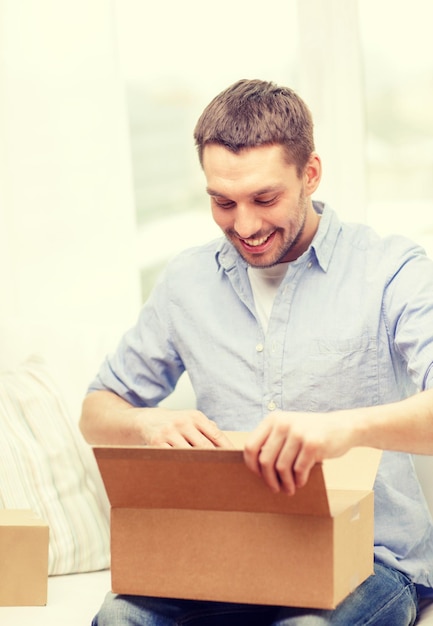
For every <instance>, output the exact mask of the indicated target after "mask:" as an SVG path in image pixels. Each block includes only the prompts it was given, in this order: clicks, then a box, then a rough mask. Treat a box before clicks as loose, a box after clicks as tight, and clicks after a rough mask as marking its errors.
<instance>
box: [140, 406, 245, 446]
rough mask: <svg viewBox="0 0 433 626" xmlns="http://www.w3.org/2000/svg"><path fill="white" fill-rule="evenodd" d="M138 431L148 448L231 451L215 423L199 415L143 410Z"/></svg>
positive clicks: (187, 411)
mask: <svg viewBox="0 0 433 626" xmlns="http://www.w3.org/2000/svg"><path fill="white" fill-rule="evenodd" d="M138 411H139V410H138ZM137 415H139V413H137ZM140 428H141V431H142V433H143V439H144V441H145V442H146V444H147V445H149V446H158V447H164V448H189V447H192V448H233V444H232V443H231V441H230V440H229V439H228V438H227V436H226V435H225V434H224V433H223V432H222V431H221V430H220V429H219V428H218V426H217V425H216V424H215V422H213V421H211V420H210V419H208V418H207V417H206V416H205V415H204V414H203V413H201V412H200V411H195V410H185V411H173V410H167V409H154V410H153V411H152V412H151V411H149V410H146V414H145V415H142V416H141V426H140Z"/></svg>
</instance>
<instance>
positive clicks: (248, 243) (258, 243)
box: [239, 231, 275, 251]
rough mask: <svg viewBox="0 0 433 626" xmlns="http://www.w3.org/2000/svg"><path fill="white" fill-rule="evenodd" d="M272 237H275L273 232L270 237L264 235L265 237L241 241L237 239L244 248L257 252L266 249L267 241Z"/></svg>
mask: <svg viewBox="0 0 433 626" xmlns="http://www.w3.org/2000/svg"><path fill="white" fill-rule="evenodd" d="M274 235H275V231H274V232H272V233H271V234H270V235H266V236H265V237H252V238H251V239H241V238H239V239H240V241H241V242H242V244H243V245H244V246H245V247H246V248H252V249H256V250H257V251H259V249H261V248H264V247H266V244H267V243H268V241H270V239H271V238H272V237H273V236H274Z"/></svg>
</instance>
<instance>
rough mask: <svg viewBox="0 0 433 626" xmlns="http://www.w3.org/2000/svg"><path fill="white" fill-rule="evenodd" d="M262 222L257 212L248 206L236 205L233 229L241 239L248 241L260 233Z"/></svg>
mask: <svg viewBox="0 0 433 626" xmlns="http://www.w3.org/2000/svg"><path fill="white" fill-rule="evenodd" d="M261 227H262V220H261V218H260V215H259V214H258V213H257V211H255V210H254V208H253V207H251V206H249V205H243V204H238V205H237V207H236V213H235V221H234V224H233V228H234V230H235V232H236V234H237V235H239V237H240V238H241V239H248V238H249V237H252V236H253V235H256V234H257V233H258V232H260V229H261Z"/></svg>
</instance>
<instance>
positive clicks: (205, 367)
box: [89, 202, 433, 588]
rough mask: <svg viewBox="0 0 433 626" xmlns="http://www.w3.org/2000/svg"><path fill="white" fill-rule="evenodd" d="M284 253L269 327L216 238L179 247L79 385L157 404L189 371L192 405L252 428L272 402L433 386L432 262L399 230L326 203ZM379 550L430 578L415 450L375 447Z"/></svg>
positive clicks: (225, 424) (370, 401)
mask: <svg viewBox="0 0 433 626" xmlns="http://www.w3.org/2000/svg"><path fill="white" fill-rule="evenodd" d="M314 206H315V209H316V211H318V212H319V213H321V214H322V215H321V219H320V224H319V228H318V230H317V233H316V235H315V237H314V239H313V241H312V243H311V245H310V247H309V248H308V250H307V251H306V252H305V253H304V254H303V255H302V256H301V257H299V258H298V259H297V260H296V261H293V262H292V263H290V264H289V267H288V270H287V274H286V276H285V277H284V279H283V281H282V283H281V285H280V287H279V290H278V292H277V295H276V297H275V301H274V306H273V309H272V313H271V317H270V319H269V326H268V330H267V333H266V335H265V334H264V331H263V329H262V326H261V324H260V322H259V319H258V317H257V315H256V312H255V307H254V299H253V295H252V291H251V286H250V283H249V279H248V274H247V265H246V263H245V262H244V261H243V259H242V258H241V257H240V256H239V254H238V253H237V252H236V250H235V249H234V247H233V246H232V245H231V244H230V243H229V242H228V241H226V240H225V239H218V240H216V241H214V242H211V243H209V244H207V245H204V246H201V247H198V248H193V249H190V250H187V251H185V252H183V253H182V254H180V255H179V256H178V257H176V258H175V259H174V260H173V261H172V262H171V263H170V264H169V265H168V267H167V269H166V271H165V273H164V275H163V276H162V277H161V279H160V280H159V281H158V283H157V285H156V286H155V289H154V290H153V293H152V295H151V296H150V298H149V300H148V301H147V302H146V304H145V305H144V307H143V309H142V310H141V313H140V315H139V319H138V321H137V324H136V325H135V327H134V328H132V329H131V330H130V331H129V332H127V333H126V334H125V336H124V337H123V339H122V340H121V343H120V345H119V347H118V349H117V351H116V352H115V354H113V355H111V356H110V357H107V359H106V360H105V362H104V363H103V364H102V366H101V369H100V372H99V374H98V376H97V378H96V379H95V381H94V382H93V384H92V385H91V387H90V388H89V390H90V391H92V390H97V389H109V390H112V391H114V392H115V393H117V394H118V395H120V396H121V397H123V398H125V399H126V400H128V401H129V402H131V403H132V404H133V405H135V406H156V405H157V404H158V403H159V402H160V401H161V400H162V399H163V398H165V397H166V396H167V395H168V394H170V393H171V391H172V390H173V388H174V387H175V385H176V382H177V380H178V378H179V376H180V375H181V374H182V372H183V371H184V370H185V369H186V370H187V371H188V373H189V376H190V379H191V382H192V385H193V388H194V391H195V393H196V397H197V408H198V409H199V410H201V411H203V413H205V414H206V415H207V416H208V417H209V418H210V419H212V420H214V421H215V422H216V423H217V424H218V426H219V427H220V428H221V429H223V430H241V431H250V430H252V429H254V428H255V427H256V426H257V424H258V423H259V422H260V421H261V420H262V419H263V418H264V417H265V416H266V415H267V414H268V413H269V412H270V411H272V410H274V409H282V410H290V411H296V410H299V411H315V412H326V411H332V410H336V409H345V408H352V407H362V406H370V405H379V404H384V403H388V402H394V401H398V400H401V399H403V398H406V397H407V396H410V395H413V394H414V393H416V392H417V390H422V389H427V388H431V387H432V386H433V369H432V364H433V332H432V330H433V262H432V261H431V260H430V259H428V258H427V257H426V255H425V253H424V251H423V250H422V249H421V248H419V247H418V246H417V245H415V244H414V243H412V242H411V241H409V240H407V239H406V238H404V237H397V236H392V237H387V238H381V237H379V236H378V235H377V234H376V233H375V232H374V231H372V230H371V229H370V228H369V227H367V226H364V225H359V224H348V223H341V222H340V221H339V219H338V218H337V216H336V214H335V213H334V212H333V211H332V210H331V209H330V208H329V207H328V206H326V205H322V204H321V203H318V202H315V203H314ZM374 488H375V553H376V556H377V558H379V559H380V560H382V561H383V562H385V563H387V564H389V565H391V566H393V567H396V568H397V569H399V570H401V571H403V572H405V573H406V574H408V575H409V576H410V578H411V579H412V580H413V581H414V582H416V583H417V584H419V585H421V586H423V587H426V588H432V587H433V525H432V520H431V518H430V515H429V512H428V508H427V505H426V503H425V500H424V498H423V495H422V492H421V489H420V486H419V484H418V480H417V478H416V474H415V471H414V468H413V464H412V458H411V455H409V454H405V453H396V452H384V454H383V457H382V461H381V464H380V468H379V472H378V475H377V479H376V483H375V487H374Z"/></svg>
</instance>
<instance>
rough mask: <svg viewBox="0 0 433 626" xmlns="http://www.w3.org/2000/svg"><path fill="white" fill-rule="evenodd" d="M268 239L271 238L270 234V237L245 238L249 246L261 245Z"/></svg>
mask: <svg viewBox="0 0 433 626" xmlns="http://www.w3.org/2000/svg"><path fill="white" fill-rule="evenodd" d="M268 239H269V236H268V237H261V238H260V239H244V241H245V243H246V244H248V245H249V246H252V247H255V246H261V245H262V244H263V243H265V241H267V240H268Z"/></svg>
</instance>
